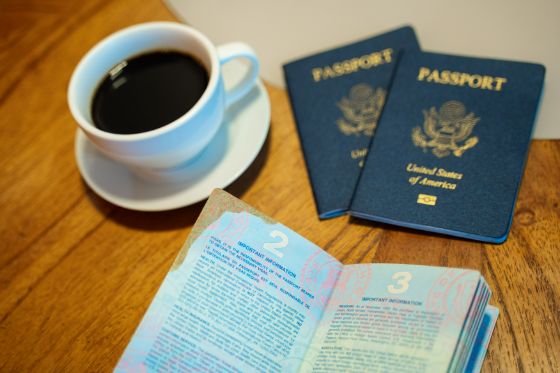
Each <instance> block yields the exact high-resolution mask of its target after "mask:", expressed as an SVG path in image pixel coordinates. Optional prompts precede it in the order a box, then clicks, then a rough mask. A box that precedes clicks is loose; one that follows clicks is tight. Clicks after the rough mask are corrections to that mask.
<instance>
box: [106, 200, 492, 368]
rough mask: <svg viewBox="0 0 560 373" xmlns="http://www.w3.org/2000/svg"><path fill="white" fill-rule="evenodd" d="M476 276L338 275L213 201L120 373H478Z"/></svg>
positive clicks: (314, 255) (317, 257)
mask: <svg viewBox="0 0 560 373" xmlns="http://www.w3.org/2000/svg"><path fill="white" fill-rule="evenodd" d="M489 298H490V290H489V288H488V285H487V284H486V282H485V280H484V278H483V277H482V276H481V275H480V273H479V272H477V271H473V270H466V269H457V268H441V267H427V266H416V265H402V264H355V265H343V264H342V263H340V262H339V261H337V260H336V259H335V258H333V257H332V256H330V255H329V254H328V253H326V252H325V251H323V250H322V249H321V248H319V247H317V246H316V245H314V244H313V243H311V242H309V241H307V240H306V239H305V238H303V237H301V236H299V235H298V234H296V233H295V232H293V231H291V230H290V229H289V228H287V227H285V226H284V225H282V224H279V223H276V222H275V221H273V220H271V219H270V218H268V217H266V216H263V215H262V214H261V213H260V212H258V211H256V210H255V209H253V208H252V207H250V206H248V205H247V204H245V203H244V202H242V201H240V200H238V199H236V198H235V197H232V196H231V195H229V194H228V193H226V192H224V191H221V190H215V191H214V192H213V193H212V195H211V196H210V198H209V200H208V202H207V203H206V205H205V206H204V209H203V211H202V213H201V215H200V217H199V218H198V220H197V222H196V224H195V226H194V227H193V229H192V231H191V233H190V235H189V237H188V239H187V241H186V243H185V245H184V246H183V248H182V249H181V251H180V252H179V255H178V256H177V258H176V260H175V262H174V264H173V266H172V268H171V270H170V271H169V273H168V274H167V277H166V278H165V280H164V282H163V284H162V285H161V287H160V289H159V291H158V292H157V294H156V296H155V298H154V300H153V301H152V304H151V305H150V307H149V309H148V311H147V312H146V314H145V315H144V318H143V320H142V321H141V323H140V325H139V326H138V328H137V330H136V332H135V333H134V336H133V337H132V339H131V341H130V342H129V344H128V347H127V348H126V350H125V351H124V353H123V355H122V357H121V359H120V361H119V362H118V364H117V366H116V368H115V371H117V372H137V371H148V372H151V371H158V372H159V371H199V370H204V371H229V372H248V371H277V372H280V371H281V372H298V371H303V372H307V371H314V372H327V371H328V372H331V371H347V372H352V371H355V372H362V371H380V372H381V371H382V372H387V371H396V372H417V371H418V372H422V371H425V372H477V371H479V370H480V368H481V365H482V361H483V359H484V355H485V354H486V349H487V346H488V343H489V340H490V336H491V334H492V330H493V328H494V325H495V322H496V318H497V316H498V310H497V309H496V308H494V307H492V306H489V305H488V299H489Z"/></svg>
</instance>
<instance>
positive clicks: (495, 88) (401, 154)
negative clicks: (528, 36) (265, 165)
mask: <svg viewBox="0 0 560 373" xmlns="http://www.w3.org/2000/svg"><path fill="white" fill-rule="evenodd" d="M544 75H545V69H544V66H542V65H538V64H532V63H522V62H512V61H498V60H491V59H479V58H468V57H459V56H449V55H443V54H435V53H422V52H417V53H409V52H407V53H404V54H403V55H402V56H401V58H400V61H399V66H398V69H397V70H396V72H395V78H394V80H393V83H392V86H391V93H390V95H389V97H388V99H387V102H386V104H385V109H384V111H383V115H382V118H381V120H380V122H379V126H378V129H377V132H376V135H375V139H374V141H373V142H372V144H371V148H370V153H369V155H368V158H367V160H366V162H365V165H364V169H363V173H362V174H361V177H360V180H359V182H358V185H357V187H356V191H355V195H354V198H353V201H352V205H351V208H350V212H349V213H350V214H351V215H354V216H358V217H362V218H366V219H371V220H375V221H380V222H384V223H390V224H396V225H400V226H404V227H410V228H417V229H422V230H426V231H433V232H438V233H443V234H449V235H453V236H459V237H464V238H469V239H475V240H480V241H486V242H493V243H500V242H503V241H505V240H506V238H507V235H508V232H509V229H510V225H511V220H512V215H513V210H514V205H515V200H516V197H517V192H518V189H519V185H520V181H521V178H522V175H523V169H524V166H525V160H526V157H527V151H528V147H529V144H530V140H531V133H532V129H533V123H534V121H535V115H536V112H537V108H538V104H539V99H540V96H541V90H542V86H543V81H544Z"/></svg>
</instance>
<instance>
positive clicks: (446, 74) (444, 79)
mask: <svg viewBox="0 0 560 373" xmlns="http://www.w3.org/2000/svg"><path fill="white" fill-rule="evenodd" d="M449 75H451V72H450V71H449V70H443V71H442V72H441V80H440V81H439V83H441V84H449Z"/></svg>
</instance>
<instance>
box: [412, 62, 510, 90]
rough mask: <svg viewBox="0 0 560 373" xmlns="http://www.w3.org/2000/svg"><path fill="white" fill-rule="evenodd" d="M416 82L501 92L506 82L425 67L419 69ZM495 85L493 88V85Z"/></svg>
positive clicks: (487, 76)
mask: <svg viewBox="0 0 560 373" xmlns="http://www.w3.org/2000/svg"><path fill="white" fill-rule="evenodd" d="M416 80H418V81H425V82H429V83H436V84H449V85H454V86H455V85H458V86H461V87H463V86H465V85H467V86H468V87H470V88H478V89H487V90H489V91H501V90H502V87H503V85H504V84H505V83H506V82H507V79H506V78H501V77H493V76H489V75H480V74H469V73H465V72H460V71H450V70H442V71H441V72H440V71H439V70H431V69H429V68H427V67H420V69H419V70H418V75H417V76H416ZM494 83H495V86H493V84H494Z"/></svg>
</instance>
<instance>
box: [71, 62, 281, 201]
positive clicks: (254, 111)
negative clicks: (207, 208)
mask: <svg viewBox="0 0 560 373" xmlns="http://www.w3.org/2000/svg"><path fill="white" fill-rule="evenodd" d="M244 71H245V66H244V65H243V64H242V63H240V62H237V61H232V62H230V63H228V64H226V65H225V66H224V80H225V83H226V87H229V86H231V85H233V84H236V83H237V82H238V81H239V80H240V79H241V78H242V77H243V74H244ZM269 126H270V102H269V100H268V94H267V92H266V89H265V88H264V85H263V84H262V82H261V81H258V82H257V85H256V87H255V88H254V89H253V91H252V92H251V93H249V94H248V95H247V97H245V98H244V99H243V100H242V101H240V102H238V103H236V104H235V105H234V106H232V107H231V108H230V109H228V111H227V112H226V114H225V119H224V123H222V126H221V127H220V130H219V131H218V134H217V135H216V137H215V138H214V139H213V140H212V142H211V143H210V145H209V146H208V147H207V148H206V149H204V150H203V151H202V153H201V154H200V155H199V156H197V158H196V159H195V160H193V161H192V162H191V163H189V164H188V165H187V166H186V167H185V168H183V169H182V170H181V172H184V173H185V177H182V178H181V179H182V180H183V181H181V182H180V183H179V182H178V183H174V184H170V183H169V184H162V183H153V182H148V181H144V180H142V179H140V178H138V177H137V176H135V175H134V174H133V173H131V172H130V171H129V170H128V169H127V168H126V167H125V166H123V165H121V164H119V163H116V162H114V161H113V160H111V159H109V158H107V157H106V156H105V155H103V154H101V153H100V152H99V151H98V150H97V148H96V147H95V146H94V145H93V144H92V143H91V142H90V141H89V139H88V138H87V137H86V135H85V134H84V133H83V132H82V131H81V130H80V129H78V131H77V132H76V144H75V145H76V148H75V151H76V161H77V163H78V168H79V170H80V173H81V174H82V177H83V178H84V180H85V182H86V183H87V184H88V185H89V186H90V187H91V189H93V190H94V191H95V192H96V193H97V194H99V195H100V196H101V197H103V198H104V199H106V200H107V201H109V202H111V203H113V204H115V205H117V206H121V207H125V208H128V209H131V210H139V211H163V210H171V209H176V208H179V207H184V206H188V205H192V204H194V203H196V202H199V201H202V200H204V199H206V198H207V197H208V196H209V195H210V193H211V192H212V190H213V189H214V188H225V187H226V186H228V185H229V184H231V183H232V182H233V181H234V180H236V179H237V178H238V177H239V176H241V174H242V173H243V172H244V171H245V170H246V169H247V168H248V167H249V166H250V165H251V163H253V160H254V159H255V158H256V156H257V154H258V153H259V151H260V149H261V148H262V146H263V144H264V141H265V140H266V136H267V134H268V129H269Z"/></svg>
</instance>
